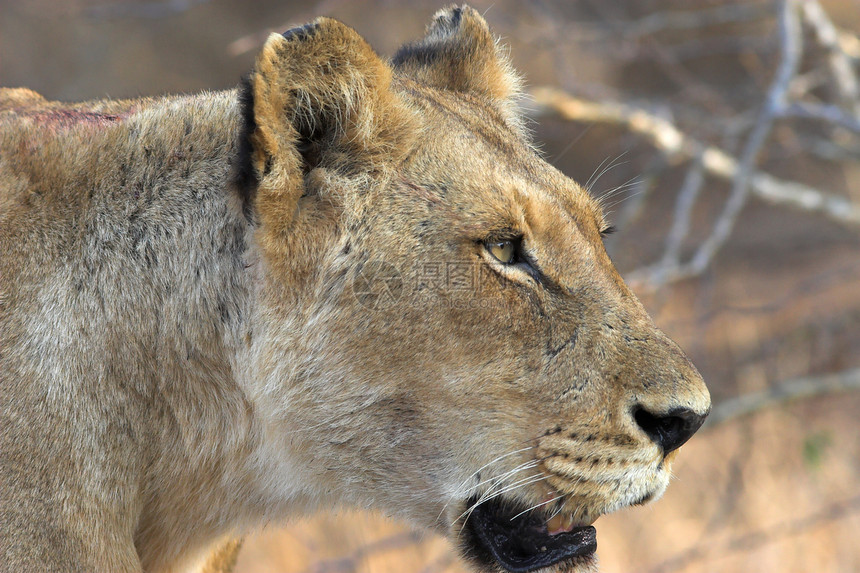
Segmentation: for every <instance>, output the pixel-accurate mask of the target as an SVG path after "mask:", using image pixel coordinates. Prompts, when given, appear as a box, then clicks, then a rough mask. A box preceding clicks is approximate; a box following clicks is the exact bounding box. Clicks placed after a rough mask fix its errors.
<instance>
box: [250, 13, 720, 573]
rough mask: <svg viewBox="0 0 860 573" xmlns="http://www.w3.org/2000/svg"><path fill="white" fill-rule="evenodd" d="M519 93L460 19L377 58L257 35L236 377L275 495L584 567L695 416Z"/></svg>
mask: <svg viewBox="0 0 860 573" xmlns="http://www.w3.org/2000/svg"><path fill="white" fill-rule="evenodd" d="M518 85H519V81H518V79H517V76H516V75H515V74H514V73H513V72H512V70H511V68H510V65H509V63H508V61H507V59H506V57H505V56H504V54H503V51H502V48H500V47H499V45H498V44H497V43H496V41H495V39H494V38H493V36H492V34H491V33H490V31H489V29H488V27H487V24H486V23H485V21H484V20H483V19H482V18H481V16H480V15H479V14H478V13H476V12H475V11H474V10H472V9H470V8H468V7H450V8H447V9H444V10H442V11H440V12H439V13H437V14H436V16H435V18H434V20H433V21H432V23H431V24H430V26H429V28H428V31H427V34H426V36H425V38H424V39H422V40H421V41H419V42H417V43H414V44H409V45H406V46H404V47H403V48H401V49H400V51H398V52H397V53H396V55H395V56H394V57H393V59H392V60H391V61H385V60H383V59H381V58H380V57H379V56H377V55H376V54H375V53H374V51H373V50H372V49H371V48H370V46H369V45H368V44H367V43H366V42H365V41H364V40H363V39H362V38H361V37H360V36H359V35H358V34H357V33H356V32H354V31H353V30H352V29H350V28H348V27H346V26H344V25H343V24H340V23H339V22H336V21H334V20H330V19H325V18H321V19H318V20H316V21H315V22H314V23H312V24H310V25H307V26H305V27H302V28H298V29H294V30H291V31H290V32H288V33H286V34H284V35H273V36H272V37H270V38H269V40H268V42H267V43H266V45H265V47H264V49H263V50H262V52H261V54H260V56H259V57H258V59H257V63H256V67H255V69H254V71H253V73H252V74H251V76H250V78H249V80H248V82H247V84H246V85H245V88H244V90H243V92H242V104H243V106H244V108H243V109H244V111H243V114H244V123H245V127H244V131H243V137H242V145H243V149H244V151H243V162H242V164H241V165H240V168H239V170H238V171H237V177H236V179H237V182H238V185H239V186H240V188H241V189H242V190H243V193H244V201H245V205H246V211H247V212H248V214H249V217H250V218H251V219H252V220H253V221H254V223H255V225H256V227H255V231H254V233H255V235H254V241H255V244H256V245H258V246H259V256H258V259H257V260H256V262H255V263H254V265H255V272H256V273H258V274H257V276H258V282H257V286H256V288H257V291H258V292H257V294H258V297H257V298H256V300H257V301H258V304H257V307H256V308H255V310H254V313H255V317H256V320H255V322H254V324H255V327H254V331H253V332H251V333H249V334H248V341H247V348H246V350H245V352H246V353H247V356H246V357H245V362H247V364H250V365H251V366H250V367H249V368H250V370H249V371H248V372H249V374H248V377H249V378H254V380H255V382H253V383H252V384H250V383H249V387H250V388H251V390H250V391H249V392H250V394H251V395H252V398H253V403H254V404H255V405H256V406H257V407H258V408H259V409H260V412H261V414H262V419H264V420H266V428H265V432H266V436H267V437H268V439H269V441H268V443H269V445H268V446H267V447H268V448H269V451H268V455H270V456H271V458H272V459H275V460H278V464H279V465H278V466H277V468H276V469H273V468H274V466H265V468H266V471H271V473H272V475H273V476H277V477H272V478H271V480H270V481H271V488H272V489H273V490H278V491H279V492H280V495H281V496H282V497H283V498H284V499H289V500H290V502H291V503H293V502H297V503H303V504H306V505H308V506H311V505H314V506H316V505H319V504H327V505H340V504H345V505H351V506H360V507H377V508H381V509H384V510H385V511H387V512H388V513H390V514H394V515H396V516H399V517H404V518H406V519H408V520H410V521H411V522H413V523H417V524H420V525H422V526H424V527H427V528H431V529H434V530H437V531H440V532H442V533H443V534H445V535H447V536H449V537H450V538H451V539H453V540H455V542H456V543H457V544H458V546H459V547H460V548H461V550H462V554H463V555H464V556H465V558H466V559H467V560H468V561H470V562H471V563H473V564H474V567H475V569H476V570H478V571H534V570H542V571H547V572H548V571H553V572H558V571H580V570H582V569H588V568H589V567H592V566H593V563H594V553H595V548H596V533H595V529H594V528H593V527H592V523H593V522H594V521H595V520H596V519H597V518H598V517H600V516H601V515H603V514H605V513H608V512H611V511H615V510H617V509H620V508H623V507H625V506H629V505H633V504H640V503H645V502H647V501H650V500H653V499H656V498H657V497H659V496H660V495H661V494H662V493H663V491H664V490H665V488H666V485H667V483H668V481H669V478H670V469H671V461H672V458H673V456H674V453H675V452H676V451H677V450H678V448H679V447H680V446H681V445H682V444H683V443H684V442H685V441H686V440H687V439H689V438H690V436H691V435H692V434H693V433H694V432H695V431H696V430H697V429H698V428H699V427H700V425H701V424H702V422H703V421H704V418H705V416H706V415H707V412H708V410H709V406H710V400H709V396H708V392H707V389H706V388H705V385H704V383H703V381H702V379H701V377H700V375H699V373H698V372H697V371H696V369H695V367H694V366H693V365H692V364H691V363H690V361H689V360H688V359H687V357H686V356H685V355H684V353H683V352H682V351H681V350H680V349H679V348H678V346H677V345H676V344H675V343H674V342H672V341H671V340H670V339H669V338H668V337H667V336H666V335H665V334H663V333H662V332H661V331H660V330H658V329H657V328H656V327H655V326H654V324H653V322H652V321H651V319H650V318H649V316H648V315H647V313H646V312H645V310H644V309H643V307H642V305H641V304H640V302H639V301H638V300H637V299H636V297H635V296H634V295H633V293H632V292H631V291H630V290H629V289H628V287H627V286H626V285H625V284H624V281H623V280H622V279H621V277H620V276H619V274H618V273H617V272H616V270H615V268H614V267H613V265H612V262H611V261H610V259H609V257H608V255H607V254H606V251H605V249H604V246H603V242H602V235H603V234H604V233H605V232H606V231H607V228H608V223H607V221H606V219H605V217H604V215H603V213H602V211H601V207H600V205H599V202H598V201H596V200H595V199H594V198H593V197H591V196H589V194H588V192H587V191H586V190H585V189H583V187H582V186H580V185H578V184H577V183H576V182H574V181H572V180H570V179H569V178H567V177H565V176H564V175H563V174H562V173H560V172H559V171H558V170H556V169H555V168H553V167H552V166H551V165H549V164H548V163H547V162H546V161H545V160H544V159H542V158H541V156H540V155H539V154H538V153H536V151H535V150H534V148H533V147H532V145H531V143H530V141H529V137H528V134H527V133H526V130H525V129H524V128H523V122H522V120H521V118H520V116H519V115H518V107H517V104H516V99H517V97H518V91H517V89H518ZM261 467H264V466H261ZM287 477H288V479H287Z"/></svg>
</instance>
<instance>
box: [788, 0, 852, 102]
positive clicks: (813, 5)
mask: <svg viewBox="0 0 860 573" xmlns="http://www.w3.org/2000/svg"><path fill="white" fill-rule="evenodd" d="M801 7H802V10H803V17H804V19H805V20H806V21H807V22H808V23H809V24H810V25H811V26H812V29H813V30H815V37H816V39H817V40H818V43H819V44H821V45H822V46H823V47H824V48H825V49H827V50H828V52H829V53H830V58H829V60H830V69H831V70H832V72H833V77H834V79H835V80H836V86H837V88H838V90H839V95H840V97H841V98H842V101H843V103H845V104H847V105H849V106H850V108H851V111H852V112H853V113H854V115H855V116H860V83H858V81H857V75H856V74H855V73H854V65H853V62H852V61H851V58H850V57H849V56H848V54H847V53H846V52H845V50H844V48H843V46H842V43H841V42H840V33H839V31H838V30H837V29H836V26H834V25H833V22H832V21H831V20H830V17H829V16H828V15H827V12H825V11H824V8H822V7H821V4H820V3H819V2H818V0H804V2H802V3H801Z"/></svg>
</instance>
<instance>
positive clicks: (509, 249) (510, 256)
mask: <svg viewBox="0 0 860 573" xmlns="http://www.w3.org/2000/svg"><path fill="white" fill-rule="evenodd" d="M484 246H486V248H487V250H488V251H490V254H491V255H493V256H494V257H496V258H497V259H498V260H499V262H501V263H504V264H506V265H509V264H511V263H513V262H514V258H515V257H516V254H517V250H516V247H515V246H514V242H513V241H499V242H493V243H484Z"/></svg>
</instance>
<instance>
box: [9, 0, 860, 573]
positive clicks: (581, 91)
mask: <svg viewBox="0 0 860 573" xmlns="http://www.w3.org/2000/svg"><path fill="white" fill-rule="evenodd" d="M441 2H442V0H437V1H435V2H430V1H426V0H413V1H410V2H397V1H394V0H376V1H371V0H356V1H345V0H340V1H338V0H324V1H321V2H316V3H314V2H292V1H283V0H277V1H275V0H263V1H254V2H249V1H240V0H164V1H150V2H146V1H124V0H118V1H106V0H99V1H95V0H69V1H65V2H63V1H59V0H0V85H3V86H26V87H30V88H32V89H35V90H37V91H39V92H40V93H42V94H43V95H44V96H46V97H48V98H51V99H61V100H79V99H89V98H102V97H113V98H125V97H134V96H138V95H153V94H159V93H165V92H190V91H197V90H203V89H210V90H215V89H224V88H230V87H233V86H235V85H236V84H237V83H238V81H239V79H240V78H241V76H242V75H243V74H244V73H246V72H247V71H248V70H249V68H250V66H251V63H252V60H253V57H254V54H255V52H256V50H257V49H258V48H259V46H260V45H261V43H262V41H263V39H264V38H265V37H266V35H267V33H268V32H269V31H283V30H285V29H287V28H289V27H292V26H293V25H297V24H301V23H304V22H306V21H308V20H310V19H311V18H313V17H314V16H317V15H330V16H334V17H336V18H339V19H341V20H343V21H345V22H347V23H348V24H350V25H352V26H353V27H355V28H356V29H357V30H358V31H359V32H360V33H361V34H362V35H364V36H365V37H366V38H367V39H368V40H369V41H370V43H371V44H372V45H373V46H374V47H375V48H376V49H377V51H379V52H380V53H382V54H387V55H390V54H392V53H393V52H394V50H396V48H397V47H398V46H399V45H400V44H401V43H403V42H405V41H409V40H411V39H416V38H418V37H419V36H420V35H421V34H422V31H423V28H424V25H425V24H426V23H427V22H428V21H429V19H430V17H431V15H432V14H433V12H435V10H437V9H438V8H439V7H441ZM472 5H473V6H474V7H476V8H477V9H478V10H479V11H481V12H482V13H484V14H485V17H486V18H487V20H488V21H489V22H490V24H491V25H492V26H493V28H494V30H495V32H496V33H497V34H498V35H500V36H501V37H502V39H503V41H504V42H505V43H506V44H507V45H509V46H510V49H511V56H512V58H513V61H514V63H515V65H516V67H517V68H518V69H519V70H520V71H521V72H522V73H523V74H524V76H525V78H526V80H527V86H528V88H527V91H528V97H527V98H525V99H524V101H523V108H524V113H526V114H527V115H528V116H529V117H530V118H531V121H532V128H533V131H534V137H535V139H536V140H537V141H538V142H539V144H540V147H541V149H542V151H543V153H544V155H545V156H546V158H547V159H548V160H549V161H550V162H552V163H553V164H555V165H556V166H558V167H559V168H560V169H561V170H563V171H564V172H566V173H567V174H568V175H570V176H571V177H574V178H575V179H577V180H579V181H580V182H583V183H584V182H586V181H587V182H589V187H590V188H591V190H592V192H593V193H594V194H595V195H597V196H599V197H603V198H604V202H605V204H606V207H607V209H608V211H610V212H611V215H610V219H611V220H612V221H613V222H614V224H615V225H616V226H617V227H618V232H617V233H616V234H615V235H613V236H611V237H610V238H609V239H608V243H607V244H608V249H609V250H610V252H611V254H612V257H613V259H614V260H615V262H616V264H617V266H618V268H619V270H620V271H621V273H622V275H624V276H625V278H626V279H627V280H628V282H629V283H630V284H631V286H632V287H633V288H634V290H635V291H636V292H637V294H639V296H640V297H641V298H642V300H643V302H644V303H645V305H646V306H647V307H648V309H649V311H650V312H651V313H652V316H653V317H654V319H655V320H656V322H657V324H658V325H660V326H661V327H662V328H663V329H664V330H666V331H667V332H668V333H669V335H670V336H672V337H673V338H674V339H675V340H677V341H678V342H679V343H680V344H681V346H682V347H683V348H684V349H685V350H686V351H687V352H688V353H689V355H690V356H691V358H692V359H693V361H694V362H695V363H696V364H697V366H698V367H699V369H700V370H701V372H702V374H703V375H704V376H705V379H706V380H707V381H708V385H709V387H710V389H711V393H712V396H713V400H714V410H713V414H712V416H711V418H710V420H709V423H708V425H707V426H706V427H705V428H704V429H703V430H702V431H701V432H700V434H698V435H697V436H696V438H694V439H693V440H692V441H691V442H690V443H689V444H688V445H687V446H685V447H684V448H683V451H682V453H681V455H680V457H679V461H678V463H677V465H676V472H675V473H676V479H675V480H674V483H673V485H672V487H670V488H669V491H668V493H667V494H666V496H665V497H664V498H663V499H662V500H661V501H659V502H658V503H656V504H652V505H649V506H646V507H639V508H635V509H630V510H626V511H623V512H621V513H619V514H617V515H611V516H607V517H603V518H601V519H600V520H599V521H598V523H597V527H598V531H599V536H598V537H599V549H598V554H599V556H600V559H601V563H602V569H603V571H605V572H653V573H657V572H665V573H668V572H704V571H709V572H710V571H714V572H734V571H780V572H795V571H796V572H812V571H815V572H825V571H828V572H850V571H860V543H858V539H860V421H858V419H860V391H858V390H860V161H858V160H860V82H858V76H860V39H858V32H860V1H858V0H802V1H801V0H797V1H789V2H782V1H756V0H753V1H748V2H732V1H726V0H695V1H693V0H614V1H612V2H606V1H604V0H576V1H561V0H559V1H550V0H546V1H538V0H534V1H514V0H492V1H485V0H473V1H472ZM237 571H239V572H242V573H252V572H253V573H264V572H267V573H274V572H284V573H293V572H308V573H310V572H313V573H352V572H356V573H371V572H378V573H382V572H386V573H403V572H416V573H418V572H422V573H442V572H451V573H453V572H459V571H464V569H463V567H462V565H461V564H460V563H459V562H458V561H457V559H456V557H455V556H454V554H453V553H452V551H451V548H450V547H449V546H448V544H447V543H446V542H445V541H444V540H441V539H439V538H436V537H434V536H431V535H429V534H425V533H421V532H416V531H413V530H411V529H409V527H408V526H407V525H405V524H402V523H397V522H392V521H389V520H387V519H385V518H384V517H382V516H379V515H372V514H363V513H362V514H359V513H348V514H339V515H320V516H316V517H313V518H310V519H306V520H302V521H297V522H294V523H291V524H288V525H286V526H284V527H281V526H276V525H271V526H269V527H267V528H266V529H264V530H263V531H261V532H260V533H259V534H258V535H256V536H254V537H252V538H250V539H249V540H248V542H247V543H246V545H245V547H244V549H243V551H242V553H241V555H240V559H239V564H238V567H237Z"/></svg>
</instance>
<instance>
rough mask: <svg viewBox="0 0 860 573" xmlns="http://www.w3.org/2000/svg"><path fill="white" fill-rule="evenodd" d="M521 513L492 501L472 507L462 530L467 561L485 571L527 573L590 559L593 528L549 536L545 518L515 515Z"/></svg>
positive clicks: (594, 539) (532, 514)
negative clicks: (495, 568)
mask: <svg viewBox="0 0 860 573" xmlns="http://www.w3.org/2000/svg"><path fill="white" fill-rule="evenodd" d="M473 503H474V501H473ZM523 509H524V508H517V507H516V506H512V505H508V504H505V503H504V502H499V501H496V500H491V501H488V502H486V503H483V504H481V505H479V506H478V507H476V508H475V510H474V511H473V512H472V515H471V516H470V517H469V519H468V521H467V522H466V526H465V529H464V534H465V537H466V539H465V542H466V547H465V550H466V553H467V557H472V558H473V559H475V560H477V561H479V562H480V564H481V565H484V566H485V567H486V568H488V569H489V568H490V567H491V566H492V565H493V564H498V565H501V566H502V567H503V568H504V569H505V570H507V571H509V572H510V573H527V572H530V571H534V570H536V569H540V568H542V567H549V566H551V565H555V564H557V563H560V562H563V561H564V562H566V561H584V560H586V559H588V558H590V557H592V556H593V555H594V552H595V551H596V550H597V531H596V530H595V529H594V527H591V526H586V527H578V528H575V529H573V530H571V531H570V532H566V533H559V534H557V535H550V534H549V533H548V532H547V528H546V516H545V515H543V514H541V513H538V512H527V513H524V514H522V515H517V514H518V513H519V512H521V511H523Z"/></svg>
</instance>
